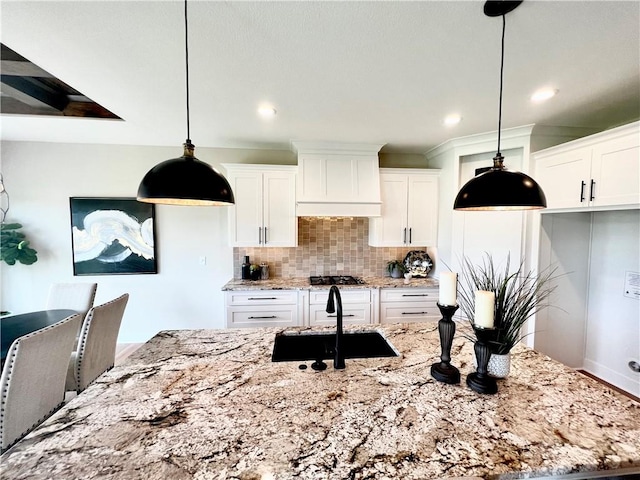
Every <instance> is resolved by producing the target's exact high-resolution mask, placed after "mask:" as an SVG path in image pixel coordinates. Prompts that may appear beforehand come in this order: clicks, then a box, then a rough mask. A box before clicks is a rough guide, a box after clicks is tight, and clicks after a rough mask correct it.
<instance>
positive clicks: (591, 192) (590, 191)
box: [589, 178, 596, 200]
mask: <svg viewBox="0 0 640 480" xmlns="http://www.w3.org/2000/svg"><path fill="white" fill-rule="evenodd" d="M595 186H596V182H595V181H594V180H593V178H592V179H591V188H590V189H589V200H595V198H596V197H594V196H593V190H594V187H595Z"/></svg>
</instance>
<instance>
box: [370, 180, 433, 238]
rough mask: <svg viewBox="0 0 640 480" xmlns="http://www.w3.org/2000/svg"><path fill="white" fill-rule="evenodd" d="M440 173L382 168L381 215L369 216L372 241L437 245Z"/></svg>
mask: <svg viewBox="0 0 640 480" xmlns="http://www.w3.org/2000/svg"><path fill="white" fill-rule="evenodd" d="M438 176H439V170H427V169H416V168H381V169H380V191H381V197H382V216H380V217H373V218H370V219H369V245H371V246H373V247H411V246H414V245H415V246H433V245H436V243H437V235H438Z"/></svg>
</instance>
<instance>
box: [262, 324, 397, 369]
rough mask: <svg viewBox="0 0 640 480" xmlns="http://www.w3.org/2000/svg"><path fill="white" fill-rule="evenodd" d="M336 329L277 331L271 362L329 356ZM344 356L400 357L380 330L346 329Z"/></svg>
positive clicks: (331, 356)
mask: <svg viewBox="0 0 640 480" xmlns="http://www.w3.org/2000/svg"><path fill="white" fill-rule="evenodd" d="M335 344H336V335H335V333H315V332H306V333H287V332H282V333H279V334H277V335H276V339H275V343H274V345H273V355H272V356H271V361H272V362H292V361H301V360H319V359H323V360H326V359H330V358H333V356H334V347H335ZM342 349H343V351H344V358H375V357H397V356H398V352H396V350H395V348H393V346H392V345H391V344H390V343H389V342H388V341H387V340H386V339H385V338H384V337H383V336H382V335H381V334H380V333H379V332H373V331H367V332H345V333H344V334H343V335H342Z"/></svg>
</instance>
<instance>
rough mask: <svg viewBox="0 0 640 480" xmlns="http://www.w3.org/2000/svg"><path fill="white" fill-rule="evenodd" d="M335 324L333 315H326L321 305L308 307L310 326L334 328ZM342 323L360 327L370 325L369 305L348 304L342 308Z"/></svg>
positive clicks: (335, 320)
mask: <svg viewBox="0 0 640 480" xmlns="http://www.w3.org/2000/svg"><path fill="white" fill-rule="evenodd" d="M336 322H337V319H336V314H335V313H327V312H326V309H325V306H323V305H310V306H309V325H311V326H317V325H322V326H331V325H333V326H335V325H336ZM342 323H343V324H344V325H362V324H366V323H371V305H369V304H360V305H358V304H349V305H348V306H347V305H344V303H343V308H342Z"/></svg>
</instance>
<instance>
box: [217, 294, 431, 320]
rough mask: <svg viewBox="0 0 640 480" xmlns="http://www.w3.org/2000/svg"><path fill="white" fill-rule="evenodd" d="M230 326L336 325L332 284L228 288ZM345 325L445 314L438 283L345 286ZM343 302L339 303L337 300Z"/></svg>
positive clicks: (227, 311)
mask: <svg viewBox="0 0 640 480" xmlns="http://www.w3.org/2000/svg"><path fill="white" fill-rule="evenodd" d="M225 296H226V316H227V327H228V328H238V327H298V326H300V327H301V326H312V327H315V326H335V325H336V318H337V317H336V315H337V312H334V313H327V301H328V299H329V290H328V289H327V290H235V291H227V292H225ZM340 296H341V298H342V320H343V323H344V325H364V324H377V323H406V322H426V321H430V320H438V319H440V317H441V315H440V310H439V309H438V306H437V305H436V303H437V299H438V289H437V288H436V287H434V288H416V287H413V288H382V289H378V288H354V289H346V288H345V289H341V290H340ZM336 308H337V306H336Z"/></svg>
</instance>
